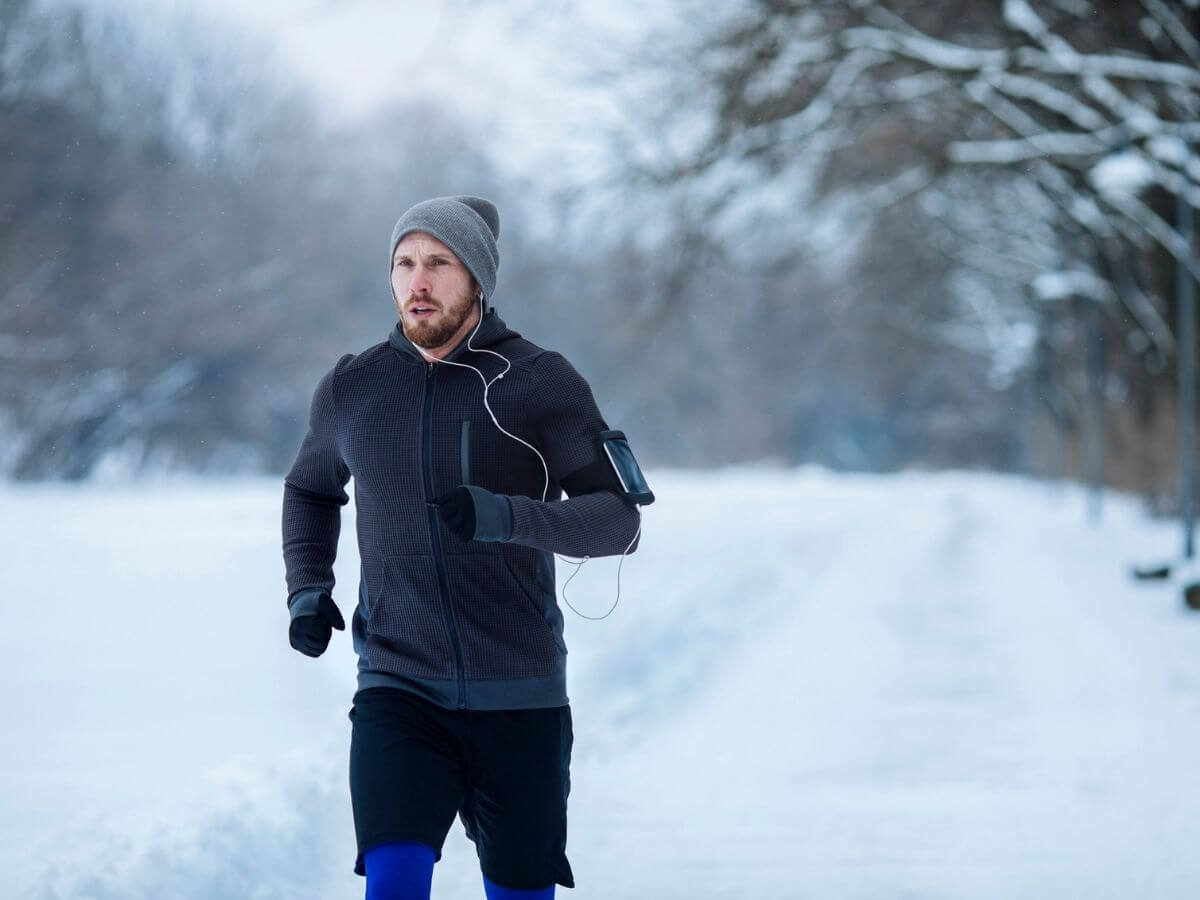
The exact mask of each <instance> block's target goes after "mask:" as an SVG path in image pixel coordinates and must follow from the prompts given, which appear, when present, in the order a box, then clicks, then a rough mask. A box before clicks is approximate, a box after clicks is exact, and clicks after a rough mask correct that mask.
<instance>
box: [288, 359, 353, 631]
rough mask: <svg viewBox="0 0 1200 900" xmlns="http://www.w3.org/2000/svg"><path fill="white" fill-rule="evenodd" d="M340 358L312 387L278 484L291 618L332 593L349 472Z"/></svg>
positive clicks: (306, 611) (341, 362)
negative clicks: (293, 451) (343, 444)
mask: <svg viewBox="0 0 1200 900" xmlns="http://www.w3.org/2000/svg"><path fill="white" fill-rule="evenodd" d="M347 359H350V356H349V355H347V356H344V357H342V359H341V360H339V361H338V364H337V365H336V366H334V367H333V369H331V370H330V371H329V372H328V373H327V374H326V375H325V377H324V378H322V379H321V381H320V383H319V384H318V385H317V389H316V391H314V392H313V399H312V409H311V411H310V413H309V421H308V433H307V434H306V435H305V437H304V441H303V443H301V445H300V452H299V453H298V454H297V455H296V461H295V462H294V463H292V467H291V469H290V470H289V471H288V473H287V476H286V477H285V478H284V482H283V561H284V566H285V568H286V570H287V587H288V600H289V603H288V605H289V608H290V609H291V613H292V617H293V618H295V617H296V616H298V615H304V614H305V613H310V612H312V611H313V610H312V609H310V607H315V603H316V600H317V599H318V598H319V597H320V594H322V593H325V594H330V595H331V596H332V593H333V583H334V578H333V561H334V558H335V557H336V556H337V545H338V535H339V533H340V531H341V523H342V507H343V506H345V505H346V504H347V503H348V502H349V500H350V498H349V496H348V495H347V494H346V490H345V487H346V482H347V481H349V480H350V471H349V469H347V468H346V463H345V462H344V461H343V459H342V455H341V451H340V450H339V447H338V439H337V429H338V417H337V405H336V401H335V399H334V379H335V377H336V374H337V371H338V370H339V369H340V368H341V366H342V365H343V364H344V363H345V362H346V360H347Z"/></svg>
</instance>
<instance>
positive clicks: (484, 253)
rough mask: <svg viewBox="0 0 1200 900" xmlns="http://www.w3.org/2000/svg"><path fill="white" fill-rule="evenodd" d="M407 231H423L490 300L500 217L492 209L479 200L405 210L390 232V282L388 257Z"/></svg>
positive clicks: (439, 201) (427, 203)
mask: <svg viewBox="0 0 1200 900" xmlns="http://www.w3.org/2000/svg"><path fill="white" fill-rule="evenodd" d="M410 231H424V232H426V233H427V234H432V235H433V236H434V237H435V238H437V239H438V240H439V241H441V242H442V243H443V244H445V245H446V246H447V247H449V248H450V249H451V250H453V251H454V255H455V256H457V257H458V258H459V259H460V260H461V261H462V264H463V265H464V266H466V267H467V269H468V270H470V272H471V274H472V275H474V276H475V280H476V281H477V282H479V286H480V287H481V288H482V289H483V296H484V298H485V300H490V299H491V296H492V291H493V290H495V287H496V270H497V269H499V268H500V251H499V250H497V249H496V240H497V239H498V238H499V237H500V213H499V212H498V211H497V209H496V205H495V204H494V203H492V202H491V201H490V200H484V199H483V198H482V197H471V196H467V195H463V196H459V197H435V198H433V199H432V200H423V201H422V202H420V203H418V204H417V205H416V206H414V207H412V208H411V209H409V210H408V211H407V212H406V213H404V215H402V216H401V217H400V218H399V220H398V221H397V222H396V227H395V228H393V229H392V245H391V250H390V251H389V253H388V273H389V281H390V278H391V267H392V257H393V256H395V253H396V245H397V244H398V243H400V239H401V238H403V237H404V236H405V235H406V234H408V233H409V232H410Z"/></svg>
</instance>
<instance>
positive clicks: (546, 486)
mask: <svg viewBox="0 0 1200 900" xmlns="http://www.w3.org/2000/svg"><path fill="white" fill-rule="evenodd" d="M482 324H483V294H482V293H481V294H480V295H479V321H478V322H476V323H475V327H474V328H473V329H472V330H471V333H470V334H469V335H467V349H468V350H474V351H475V352H476V353H490V354H491V355H492V356H495V357H498V358H500V359H501V360H503V362H504V368H503V369H502V370H501V371H500V373H499V374H498V375H496V376H495V377H494V378H492V380H491V381H488V379H487V378H486V377H485V376H484V374H483V372H481V371H480V370H479V369H477V368H475V367H474V366H471V365H467V364H466V363H460V362H453V361H451V360H448V359H438V358H437V357H436V356H430V355H429V354H428V353H426V352H425V349H424V348H423V347H419V346H417V345H416V344H413V346H414V347H416V348H417V350H418V351H420V353H421V355H422V356H423V357H425V359H426V360H428V361H429V362H430V363H435V362H436V363H444V364H445V365H449V366H458V367H460V368H463V369H470V370H471V371H472V372H474V373H475V374H476V375H478V376H479V380H480V381H482V382H483V408H484V409H485V410H487V414H488V415H489V416H490V417H491V419H492V423H493V424H494V425H495V426H496V427H497V428H498V429H500V432H501V433H502V434H505V435H507V436H508V437H510V438H512V439H513V440H514V441H516V442H517V443H519V444H523V445H524V446H526V447H528V448H529V449H530V450H532V451H533V452H534V453H535V454H537V458H538V459H539V460H540V461H541V463H542V472H543V474H544V475H545V482H544V483H543V485H542V502H543V503H544V502H546V495H547V494H548V493H549V491H550V468H549V466H547V465H546V458H545V457H544V456H542V454H541V453H540V452H539V451H538V448H537V447H535V446H533V444H531V443H529V442H528V441H524V440H522V439H521V438H519V437H517V436H516V435H515V434H513V433H512V432H511V431H509V430H508V429H506V428H505V427H504V426H503V425H501V424H500V422H499V421H498V420H497V419H496V414H495V413H494V412H492V406H491V404H490V403H489V402H488V391H489V390H490V389H491V386H492V385H493V384H495V383H496V382H497V381H499V380H500V379H501V378H503V377H504V376H505V374H506V373H507V372H508V370H509V369H511V368H512V363H511V362H510V361H509V360H508V358H507V357H506V356H504V355H503V354H501V353H497V352H496V351H495V350H488V349H487V348H485V347H472V346H471V339H472V338H474V337H475V333H476V332H477V331H479V326H480V325H482ZM634 510H635V511H636V512H637V514H638V527H637V531H636V532H634V535H633V540H631V541H630V542H629V545H628V546H627V547H626V548H625V549H624V551H622V553H621V561H620V562H619V563H617V597H616V599H615V600H613V605H612V606H610V607H609V608H608V611H607V612H606V613H604V615H602V616H589V615H587V614H586V613H581V612H580V611H579V610H578V609H576V608H575V607H574V606H573V605H572V604H571V601H570V600H568V599H567V585H569V584H570V583H571V579H572V578H574V577H575V576H576V575H578V574H579V570H580V569H581V568H582V567H583V564H584V563H585V562H587V561H588V560H589V559H591V557H590V556H584V557H583V558H582V559H571V558H570V557H566V556H562V555H560V554H558V553H556V554H554V555H555V556H557V557H558V558H559V559H560V560H562V561H563V562H565V563H567V564H569V565H573V566H575V571H574V572H572V573H571V577H570V578H568V579H567V580H566V581H565V582H564V583H563V603H565V604H567V606H568V607H570V609H571V611H572V612H574V613H575V615H577V616H579V617H581V618H584V619H591V620H592V621H599V620H600V619H607V618H608V617H609V616H610V615H612V613H613V610H615V609H616V608H617V604H618V603H620V602H621V566H622V565H624V563H625V557H626V556H627V555H628V554H629V548H630V547H632V546H633V545H634V543H635V542H636V541H637V539H638V535H640V534H641V533H642V511H641V510H640V509H638V508H637V507H636V506H635V507H634Z"/></svg>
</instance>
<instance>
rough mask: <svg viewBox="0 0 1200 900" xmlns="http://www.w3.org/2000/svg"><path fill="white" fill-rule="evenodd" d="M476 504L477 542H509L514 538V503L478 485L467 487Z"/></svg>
mask: <svg viewBox="0 0 1200 900" xmlns="http://www.w3.org/2000/svg"><path fill="white" fill-rule="evenodd" d="M465 487H466V489H467V490H468V491H470V492H471V501H472V502H473V503H474V504H475V540H477V541H507V540H508V539H509V538H510V537H512V530H513V513H512V503H510V502H509V499H508V497H506V496H504V495H503V494H493V493H492V492H491V491H489V490H487V489H486V488H481V487H478V486H477V485H473V484H468V485H465Z"/></svg>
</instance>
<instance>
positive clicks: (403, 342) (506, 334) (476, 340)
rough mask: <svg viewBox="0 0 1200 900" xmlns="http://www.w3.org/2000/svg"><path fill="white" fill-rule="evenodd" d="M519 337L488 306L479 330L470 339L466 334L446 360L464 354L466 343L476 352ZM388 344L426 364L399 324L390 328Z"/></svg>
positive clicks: (493, 308) (493, 309)
mask: <svg viewBox="0 0 1200 900" xmlns="http://www.w3.org/2000/svg"><path fill="white" fill-rule="evenodd" d="M520 336H521V335H520V334H518V333H517V332H515V331H513V330H512V329H511V328H509V327H508V326H507V325H505V324H504V320H503V319H501V318H500V315H499V313H497V312H496V309H495V307H492V306H489V307H488V310H487V312H486V313H485V314H484V316H483V321H482V322H481V323H479V328H478V329H475V336H474V337H471V333H470V332H468V333H467V336H466V337H465V338H463V339H462V340H461V341H460V342H459V344H458V346H456V347H455V348H454V349H453V350H451V351H450V353H449V354H447V356H446V359H448V360H455V359H457V358H458V357H459V356H461V355H462V354H464V353H466V352H467V341H470V342H471V348H472V349H475V350H478V349H479V348H480V347H488V348H490V347H493V346H495V345H496V344H499V343H501V342H502V341H507V340H509V339H510V338H519V337H520ZM388 343H389V344H391V345H392V346H393V347H394V348H395V349H397V350H399V351H400V352H401V353H404V354H407V355H408V356H411V357H412V358H413V359H415V360H417V361H418V362H428V360H426V359H425V357H424V356H423V355H422V354H421V351H420V350H418V349H417V348H416V346H415V345H414V344H413V342H412V341H410V340H409V339H408V338H407V337H405V336H404V329H403V327H402V326H401V325H400V323H399V322H397V323H396V325H395V327H393V328H392V333H391V334H389V335H388Z"/></svg>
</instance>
